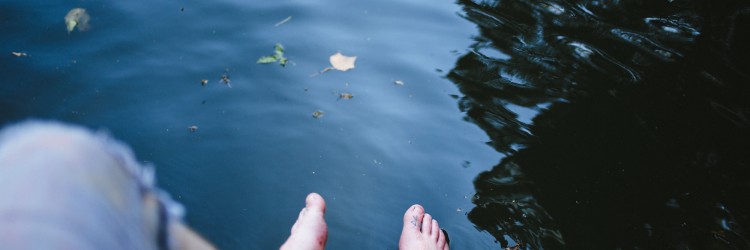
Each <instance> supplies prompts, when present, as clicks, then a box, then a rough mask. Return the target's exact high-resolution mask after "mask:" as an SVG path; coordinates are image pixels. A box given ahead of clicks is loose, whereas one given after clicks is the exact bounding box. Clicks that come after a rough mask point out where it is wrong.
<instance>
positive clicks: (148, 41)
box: [0, 0, 750, 249]
mask: <svg viewBox="0 0 750 250" xmlns="http://www.w3.org/2000/svg"><path fill="white" fill-rule="evenodd" d="M74 7H82V8H85V9H87V10H88V12H89V13H90V14H91V17H92V18H91V29H90V30H89V31H86V32H78V31H74V32H72V33H71V34H68V33H67V32H66V30H65V24H64V21H63V17H64V16H65V14H66V13H67V12H68V10H70V9H71V8H74ZM749 12H750V11H748V4H747V2H740V1H735V2H729V3H727V4H726V5H716V4H711V3H708V2H701V1H679V0H676V1H661V2H653V3H652V2H648V3H643V2H639V1H580V2H563V1H544V2H534V3H527V2H526V1H477V2H472V1H459V2H457V3H453V2H447V1H446V2H435V1H417V0H413V1H387V0H386V1H327V2H311V1H274V2H251V1H231V0H227V1H210V2H209V1H205V2H199V1H180V2H145V1H126V2H98V1H46V2H40V1H7V0H4V1H2V2H0V30H2V31H3V32H2V33H0V37H1V38H2V41H3V42H2V44H0V48H2V49H1V50H0V52H2V53H6V56H2V57H0V65H2V67H0V75H2V76H3V78H4V79H3V81H2V82H3V84H2V85H0V114H1V115H0V122H1V123H2V124H7V123H10V122H13V121H18V120H21V119H27V118H44V119H57V120H63V121H68V122H72V123H76V124H82V125H85V126H88V127H91V128H97V129H98V128H102V129H106V130H108V131H110V132H111V133H112V134H114V135H115V136H117V137H118V138H120V139H122V140H124V141H126V142H128V143H129V144H130V145H131V146H132V147H133V148H134V150H135V151H136V153H137V155H138V156H139V159H141V160H143V161H144V162H149V163H152V164H154V165H156V166H157V172H158V182H159V183H160V185H162V186H163V187H165V189H167V190H168V191H170V193H172V194H173V196H175V198H176V199H177V200H179V201H181V202H183V203H184V204H185V205H186V207H187V209H188V215H187V218H186V220H187V222H188V224H190V225H191V226H192V227H194V228H195V229H196V230H197V231H199V232H200V233H201V234H203V235H204V236H206V237H207V238H208V239H209V240H210V241H212V242H214V243H215V244H216V245H217V246H219V247H220V248H222V249H273V248H276V247H278V246H279V245H280V244H281V243H282V242H283V241H284V239H285V238H286V237H287V236H288V230H289V227H290V226H291V224H292V222H293V221H294V219H295V218H296V215H297V213H298V211H299V209H300V208H301V206H303V202H302V201H303V199H304V196H305V195H306V194H307V193H308V192H312V191H315V192H319V193H321V194H322V195H323V196H324V197H325V198H326V200H327V202H328V210H327V211H328V214H327V216H326V219H327V221H328V225H329V232H330V236H329V243H328V246H329V249H383V248H385V249H395V248H397V241H398V236H399V233H400V228H401V225H400V223H401V221H400V219H401V215H402V214H403V210H404V209H406V208H407V207H408V206H409V205H411V204H413V203H420V204H423V205H424V206H425V207H426V208H427V210H428V211H429V212H430V213H431V214H433V216H434V217H436V218H437V219H438V220H439V221H440V223H441V225H442V226H443V227H445V228H446V229H447V230H448V231H449V232H450V236H451V244H452V246H453V247H454V249H496V248H498V247H513V246H516V245H519V244H520V246H521V248H524V249H538V248H548V249H558V248H571V249H578V248H582V249H607V248H618V247H619V248H636V247H640V248H665V247H667V248H699V249H700V248H714V249H716V248H719V249H722V248H723V249H742V248H747V247H748V245H749V244H748V238H747V236H746V233H745V231H747V230H748V227H747V225H748V223H749V222H748V214H750V213H749V212H750V207H748V205H746V203H747V202H746V200H747V198H746V196H747V194H748V193H750V192H748V191H750V190H748V187H750V186H749V185H748V183H750V182H748V180H749V179H750V178H749V177H750V176H749V174H750V173H748V170H747V166H748V160H749V159H748V155H750V154H748V152H747V148H750V145H747V144H748V141H750V140H748V139H750V138H749V134H748V128H749V127H750V122H748V119H747V117H748V115H750V105H748V103H747V101H746V97H747V96H748V93H749V92H748V86H747V83H748V76H747V75H746V72H748V71H747V65H750V64H747V63H744V62H745V61H746V59H745V58H747V49H746V47H745V45H744V44H747V37H746V35H745V34H747V32H746V31H747V25H746V23H747V22H746V20H747V18H748V13H749ZM289 16H291V17H292V19H291V20H290V21H289V22H286V23H284V24H282V25H279V26H275V24H277V23H278V22H280V21H282V20H284V19H285V18H287V17H289ZM275 43H281V44H283V45H284V47H285V49H286V53H285V56H287V57H288V58H289V59H290V60H291V62H290V63H289V65H287V66H286V67H281V66H279V65H258V64H256V63H255V61H256V60H257V59H258V58H259V57H261V56H265V55H269V54H272V53H273V45H274V44H275ZM11 51H22V52H26V53H28V54H29V55H30V57H13V56H11V55H10V52H11ZM336 52H341V53H343V54H345V55H354V56H357V58H358V59H357V64H356V68H355V69H353V70H351V71H347V72H335V71H331V72H326V73H324V74H320V75H317V76H313V77H311V75H312V74H314V73H315V72H318V71H320V70H322V69H323V68H325V67H327V66H328V56H330V55H332V54H334V53H336ZM223 74H227V75H228V76H229V77H230V79H231V86H232V87H231V88H229V87H228V86H226V85H225V84H222V83H221V82H220V80H219V78H220V77H221V76H222V75H223ZM202 79H207V80H208V81H209V83H208V85H207V86H205V87H202V86H201V84H200V81H201V80H202ZM396 80H401V81H403V82H404V85H403V86H398V85H396V84H394V81H396ZM337 93H352V94H353V95H354V98H353V99H351V100H343V99H341V100H339V99H338V98H337V95H336V94H337ZM317 110H322V111H324V112H325V115H324V116H323V117H322V118H320V119H314V118H313V117H312V113H313V112H314V111H317ZM467 121H468V122H467ZM192 125H195V126H198V130H197V131H195V132H193V133H191V132H189V131H188V126H192Z"/></svg>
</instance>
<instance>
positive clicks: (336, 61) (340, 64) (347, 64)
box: [328, 52, 357, 71]
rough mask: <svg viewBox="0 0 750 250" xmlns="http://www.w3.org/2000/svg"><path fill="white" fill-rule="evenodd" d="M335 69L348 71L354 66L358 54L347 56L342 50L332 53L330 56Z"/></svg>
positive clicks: (329, 59)
mask: <svg viewBox="0 0 750 250" xmlns="http://www.w3.org/2000/svg"><path fill="white" fill-rule="evenodd" d="M328 61H330V62H331V65H332V66H333V68H334V69H336V70H340V71H347V70H350V69H353V68H354V62H355V61H357V57H356V56H345V55H343V54H341V52H337V53H336V54H333V55H331V57H329V58H328Z"/></svg>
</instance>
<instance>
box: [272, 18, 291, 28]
mask: <svg viewBox="0 0 750 250" xmlns="http://www.w3.org/2000/svg"><path fill="white" fill-rule="evenodd" d="M291 20H292V16H288V17H286V18H284V20H281V22H278V23H276V24H274V25H273V26H274V27H279V26H281V25H282V24H285V23H286V22H289V21H291Z"/></svg>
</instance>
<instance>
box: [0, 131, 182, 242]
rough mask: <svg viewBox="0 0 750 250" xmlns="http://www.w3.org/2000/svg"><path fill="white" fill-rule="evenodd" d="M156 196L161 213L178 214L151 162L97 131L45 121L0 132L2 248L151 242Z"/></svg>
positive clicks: (154, 231)
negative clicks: (139, 159) (161, 188)
mask: <svg viewBox="0 0 750 250" xmlns="http://www.w3.org/2000/svg"><path fill="white" fill-rule="evenodd" d="M159 204H161V206H163V207H164V208H166V211H167V214H168V216H167V218H166V219H167V221H170V220H175V219H180V218H181V217H182V214H183V209H182V206H180V205H179V204H177V203H175V202H173V201H172V200H171V199H169V197H168V195H166V193H164V192H161V191H159V190H158V189H156V188H155V187H154V175H153V170H152V168H150V167H147V166H141V165H140V164H138V163H137V162H136V160H135V158H134V157H133V154H132V152H131V151H130V149H128V148H127V147H126V146H125V145H123V144H122V143H119V142H117V141H115V140H113V139H111V138H110V137H108V136H106V135H105V134H104V133H92V132H90V131H88V130H86V129H84V128H80V127H73V126H69V125H64V124H60V123H52V122H26V123H22V124H19V125H14V126H11V127H8V128H5V129H4V130H2V132H0V248H2V249H83V250H85V249H115V250H116V249H123V250H125V249H127V250H131V249H144V250H148V249H158V245H157V233H158V232H157V228H159V210H158V207H159ZM166 228H169V227H166ZM170 241H171V240H170V239H167V244H168V245H169V244H171V243H170Z"/></svg>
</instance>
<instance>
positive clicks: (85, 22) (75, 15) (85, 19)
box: [65, 8, 91, 34]
mask: <svg viewBox="0 0 750 250" xmlns="http://www.w3.org/2000/svg"><path fill="white" fill-rule="evenodd" d="M90 19H91V17H89V14H88V13H86V10H85V9H83V8H74V9H72V10H70V11H68V14H67V15H65V25H66V26H67V27H68V34H70V32H73V29H75V28H76V27H78V31H86V30H88V29H89V20H90Z"/></svg>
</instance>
